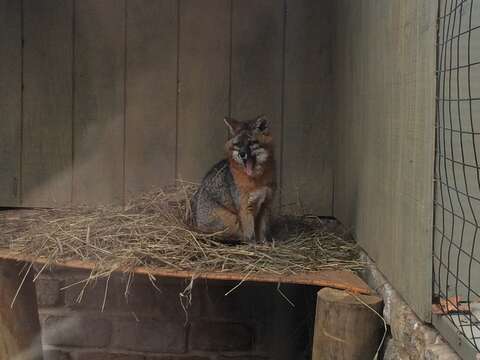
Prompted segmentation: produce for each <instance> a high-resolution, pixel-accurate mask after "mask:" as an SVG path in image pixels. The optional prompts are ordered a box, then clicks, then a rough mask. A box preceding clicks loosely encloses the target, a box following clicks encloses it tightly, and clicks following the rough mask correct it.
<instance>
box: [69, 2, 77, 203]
mask: <svg viewBox="0 0 480 360" xmlns="http://www.w3.org/2000/svg"><path fill="white" fill-rule="evenodd" d="M76 7H77V0H72V64H71V66H72V134H71V136H72V149H71V152H72V153H71V157H72V159H71V160H72V168H71V177H72V179H71V183H70V187H71V189H70V204H73V200H74V199H73V192H74V189H75V186H74V182H75V95H76V92H75V56H76V36H75V29H76Z"/></svg>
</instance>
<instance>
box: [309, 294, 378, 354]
mask: <svg viewBox="0 0 480 360" xmlns="http://www.w3.org/2000/svg"><path fill="white" fill-rule="evenodd" d="M355 296H356V297H357V298H360V299H361V300H362V301H363V302H364V303H365V304H368V305H369V306H370V307H372V308H373V309H375V311H377V312H378V313H379V314H381V311H382V299H381V298H380V297H378V296H372V295H355ZM356 297H354V296H352V295H350V294H349V293H348V292H346V291H341V290H335V289H331V288H323V289H321V290H320V291H319V292H318V295H317V310H316V318H315V332H314V336H313V356H312V360H323V359H325V360H326V359H338V360H342V359H345V360H347V359H348V360H355V359H358V360H364V359H373V357H374V355H375V353H376V351H377V348H378V346H379V344H380V340H381V338H382V335H383V331H384V330H383V323H382V320H381V319H380V318H379V317H378V316H377V315H376V314H375V313H374V312H373V311H372V310H371V309H369V308H368V307H367V306H365V304H362V303H361V302H360V301H359V300H358V299H357V298H356Z"/></svg>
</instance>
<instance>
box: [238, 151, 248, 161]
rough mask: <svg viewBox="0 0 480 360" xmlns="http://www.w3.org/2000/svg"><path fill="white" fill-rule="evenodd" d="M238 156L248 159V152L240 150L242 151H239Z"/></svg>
mask: <svg viewBox="0 0 480 360" xmlns="http://www.w3.org/2000/svg"><path fill="white" fill-rule="evenodd" d="M238 156H240V159H242V160H246V159H247V156H248V154H247V153H246V152H245V151H240V152H239V153H238Z"/></svg>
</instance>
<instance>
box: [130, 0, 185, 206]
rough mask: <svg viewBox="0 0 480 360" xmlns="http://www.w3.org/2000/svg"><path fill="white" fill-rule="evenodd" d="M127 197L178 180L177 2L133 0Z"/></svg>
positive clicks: (131, 2) (131, 4)
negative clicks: (176, 160) (176, 167)
mask: <svg viewBox="0 0 480 360" xmlns="http://www.w3.org/2000/svg"><path fill="white" fill-rule="evenodd" d="M126 12H127V25H126V31H127V34H126V36H127V38H126V56H127V58H126V77H127V78H126V87H125V91H126V104H125V106H126V112H125V116H126V127H125V191H126V195H127V197H128V195H130V194H135V193H138V192H140V191H146V190H149V189H151V188H152V187H159V186H164V185H169V184H172V183H173V182H174V180H175V156H176V121H177V115H176V113H177V50H178V49H177V48H178V44H177V32H178V18H177V14H178V6H177V1H175V0H161V1H155V2H152V1H150V0H130V1H128V2H127V9H126Z"/></svg>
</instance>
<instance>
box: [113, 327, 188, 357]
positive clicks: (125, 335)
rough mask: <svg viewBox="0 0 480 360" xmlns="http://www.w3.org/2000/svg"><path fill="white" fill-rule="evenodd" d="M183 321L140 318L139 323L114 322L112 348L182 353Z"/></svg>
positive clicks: (184, 329)
mask: <svg viewBox="0 0 480 360" xmlns="http://www.w3.org/2000/svg"><path fill="white" fill-rule="evenodd" d="M183 321H184V320H183V318H179V319H177V320H171V319H163V320H160V319H148V318H140V319H139V321H136V320H134V319H132V320H123V319H119V320H117V321H115V322H114V332H113V337H112V347H113V348H115V349H122V350H130V351H139V352H142V351H144V352H154V353H184V352H185V351H186V328H185V326H184V324H183Z"/></svg>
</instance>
